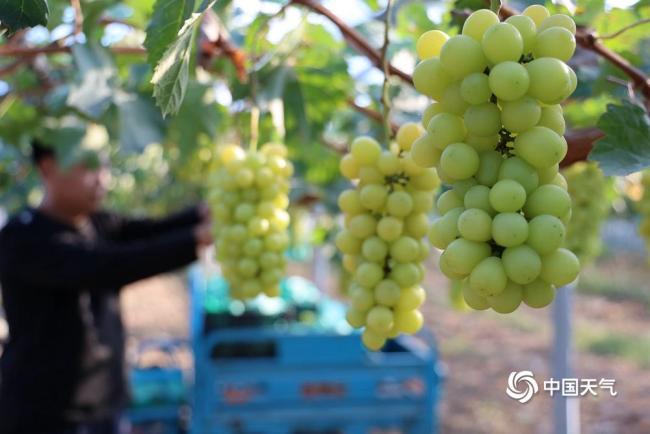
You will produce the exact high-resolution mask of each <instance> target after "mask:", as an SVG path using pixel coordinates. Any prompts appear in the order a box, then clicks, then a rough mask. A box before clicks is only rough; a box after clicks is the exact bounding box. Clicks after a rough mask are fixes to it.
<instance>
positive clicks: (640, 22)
mask: <svg viewBox="0 0 650 434" xmlns="http://www.w3.org/2000/svg"><path fill="white" fill-rule="evenodd" d="M648 23H650V18H645V19H642V20H639V21H637V22H635V23H632V24H630V25H629V26H625V27H623V28H622V29H620V30H617V31H616V32H614V33H609V34H607V35H602V36H596V39H600V40H603V39H614V38H616V37H617V36H620V35H622V34H623V33H625V32H627V31H628V30H631V29H633V28H635V27H637V26H640V25H643V24H648Z"/></svg>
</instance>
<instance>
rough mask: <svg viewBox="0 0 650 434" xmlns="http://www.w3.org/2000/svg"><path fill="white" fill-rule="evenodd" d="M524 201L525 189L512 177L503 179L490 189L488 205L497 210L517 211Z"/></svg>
mask: <svg viewBox="0 0 650 434" xmlns="http://www.w3.org/2000/svg"><path fill="white" fill-rule="evenodd" d="M525 203H526V190H525V189H524V187H522V185H521V184H519V183H518V182H517V181H513V180H512V179H503V180H501V181H499V182H497V183H496V184H494V186H493V187H492V189H491V190H490V205H492V208H494V209H495V210H497V211H499V212H508V213H510V212H515V211H519V210H520V209H521V208H522V207H523V206H524V204H525Z"/></svg>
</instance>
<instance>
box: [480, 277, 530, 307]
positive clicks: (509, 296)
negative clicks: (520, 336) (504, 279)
mask: <svg viewBox="0 0 650 434" xmlns="http://www.w3.org/2000/svg"><path fill="white" fill-rule="evenodd" d="M523 296H524V288H523V287H522V286H521V285H518V284H516V283H514V282H508V284H507V285H506V287H505V289H504V290H503V291H501V292H500V293H499V294H497V295H492V296H489V297H487V302H488V303H489V305H490V307H491V308H492V309H493V310H494V311H495V312H498V313H504V314H505V313H512V312H514V311H515V310H517V308H518V307H519V305H520V304H521V300H522V298H523Z"/></svg>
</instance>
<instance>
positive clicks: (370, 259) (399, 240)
mask: <svg viewBox="0 0 650 434" xmlns="http://www.w3.org/2000/svg"><path fill="white" fill-rule="evenodd" d="M422 133H423V129H422V127H421V126H420V125H419V124H415V123H408V124H405V125H403V126H402V127H401V128H400V129H399V131H398V132H397V136H396V141H397V146H398V147H399V149H395V150H394V151H389V150H384V151H382V149H381V147H380V145H379V144H378V143H377V142H376V141H375V140H374V139H372V138H370V137H359V138H357V139H355V140H354V141H353V142H352V146H351V152H350V153H349V154H347V155H346V156H344V157H343V158H342V159H341V163H340V169H341V173H342V174H343V175H344V176H345V177H346V178H348V179H350V180H352V181H353V182H354V183H355V185H354V187H353V188H350V189H348V190H345V191H343V192H342V193H341V194H340V196H339V198H338V204H339V207H340V209H341V211H343V213H344V217H345V228H344V229H343V230H342V231H341V232H339V233H338V234H337V236H336V246H337V247H338V249H339V250H340V251H341V252H342V253H343V266H344V268H345V269H346V270H347V271H348V272H350V273H352V283H351V285H350V288H349V295H350V297H351V308H350V309H349V310H348V312H347V320H348V322H349V323H350V325H351V326H353V327H355V328H361V327H365V329H364V331H363V334H362V340H363V343H364V345H365V346H366V347H367V348H369V349H371V350H378V349H379V348H381V347H382V346H383V345H384V343H385V342H386V339H387V338H393V337H396V336H397V335H399V334H401V333H408V334H413V333H416V332H417V331H418V330H419V329H420V328H421V327H422V323H423V318H422V314H421V313H420V311H419V310H418V308H419V307H420V306H421V304H422V303H423V302H424V298H425V292H424V289H423V288H422V287H421V286H420V282H421V281H422V279H423V278H424V267H423V265H422V261H423V260H425V259H426V257H427V256H428V254H429V246H428V244H427V243H426V241H425V239H424V238H425V237H426V234H427V231H428V228H429V221H428V218H427V212H428V211H429V210H430V209H431V208H432V207H433V190H434V189H435V188H436V187H437V186H438V184H439V181H438V177H437V176H436V173H435V170H433V169H423V168H421V167H418V166H417V165H415V164H414V163H413V161H412V160H411V159H410V158H409V154H408V153H407V152H406V151H408V150H409V149H410V148H411V145H412V144H413V142H414V141H415V140H416V139H417V138H418V137H419V136H420V135H421V134H422Z"/></svg>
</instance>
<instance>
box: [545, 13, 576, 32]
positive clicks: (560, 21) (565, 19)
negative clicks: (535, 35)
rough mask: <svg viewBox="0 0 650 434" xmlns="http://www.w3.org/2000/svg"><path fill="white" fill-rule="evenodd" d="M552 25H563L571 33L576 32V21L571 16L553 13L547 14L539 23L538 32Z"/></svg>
mask: <svg viewBox="0 0 650 434" xmlns="http://www.w3.org/2000/svg"><path fill="white" fill-rule="evenodd" d="M552 27H563V28H565V29H567V30H568V31H569V32H570V33H571V34H572V35H575V34H576V23H575V21H573V18H571V17H570V16H568V15H564V14H555V15H551V16H550V17H549V16H547V17H546V18H544V20H543V21H542V22H541V23H540V24H539V29H538V30H539V31H540V32H543V31H545V30H546V29H550V28H552Z"/></svg>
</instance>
